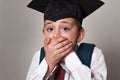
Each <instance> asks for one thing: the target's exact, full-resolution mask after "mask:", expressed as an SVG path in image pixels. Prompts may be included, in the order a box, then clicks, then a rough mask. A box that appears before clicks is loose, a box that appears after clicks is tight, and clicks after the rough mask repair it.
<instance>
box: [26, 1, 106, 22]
mask: <svg viewBox="0 0 120 80" xmlns="http://www.w3.org/2000/svg"><path fill="white" fill-rule="evenodd" d="M103 4H104V3H103V2H102V1H100V0H32V1H31V2H30V3H29V4H28V5H27V7H29V8H32V9H34V10H37V11H39V12H42V13H44V20H52V21H56V20H59V19H64V18H75V19H76V20H78V21H79V22H80V23H81V24H82V21H83V19H84V18H86V17H87V16H88V15H90V14H91V13H93V12H94V11H95V10H97V9H98V8H99V7H101V6H102V5H103Z"/></svg>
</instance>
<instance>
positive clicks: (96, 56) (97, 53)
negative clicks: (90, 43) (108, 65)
mask: <svg viewBox="0 0 120 80" xmlns="http://www.w3.org/2000/svg"><path fill="white" fill-rule="evenodd" d="M96 61H97V62H98V61H104V55H103V52H102V50H101V49H99V48H98V47H95V48H94V50H93V54H92V62H93V63H94V62H96Z"/></svg>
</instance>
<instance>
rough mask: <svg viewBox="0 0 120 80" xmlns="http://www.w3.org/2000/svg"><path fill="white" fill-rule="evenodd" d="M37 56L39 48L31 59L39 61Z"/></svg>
mask: <svg viewBox="0 0 120 80" xmlns="http://www.w3.org/2000/svg"><path fill="white" fill-rule="evenodd" d="M39 57H40V50H38V51H36V52H35V53H34V56H33V59H32V61H37V62H38V61H39Z"/></svg>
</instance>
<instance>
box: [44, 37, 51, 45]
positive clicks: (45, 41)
mask: <svg viewBox="0 0 120 80" xmlns="http://www.w3.org/2000/svg"><path fill="white" fill-rule="evenodd" d="M50 41H51V39H50V38H46V39H45V40H44V46H45V47H46V46H47V45H48V44H50Z"/></svg>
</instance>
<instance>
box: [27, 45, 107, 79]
mask: <svg viewBox="0 0 120 80" xmlns="http://www.w3.org/2000/svg"><path fill="white" fill-rule="evenodd" d="M39 59H40V50H39V51H37V52H36V53H35V55H34V57H33V60H32V63H31V66H30V68H29V72H28V75H27V78H26V80H43V78H44V76H45V74H46V72H47V69H48V64H47V62H46V60H45V59H43V60H42V62H41V63H40V64H39ZM61 66H62V67H63V69H65V71H66V72H65V77H64V80H107V68H106V64H105V60H104V56H103V54H102V51H101V50H100V49H98V48H96V47H95V48H94V51H93V54H92V59H91V65H90V68H88V67H87V66H86V65H84V64H82V62H81V61H80V59H79V58H78V56H77V55H76V53H75V52H72V53H70V54H69V55H68V56H67V57H66V59H65V63H61ZM54 69H55V68H54ZM53 72H54V70H53ZM53 72H52V73H51V75H52V74H53ZM52 80H53V79H52Z"/></svg>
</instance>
